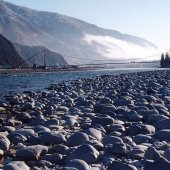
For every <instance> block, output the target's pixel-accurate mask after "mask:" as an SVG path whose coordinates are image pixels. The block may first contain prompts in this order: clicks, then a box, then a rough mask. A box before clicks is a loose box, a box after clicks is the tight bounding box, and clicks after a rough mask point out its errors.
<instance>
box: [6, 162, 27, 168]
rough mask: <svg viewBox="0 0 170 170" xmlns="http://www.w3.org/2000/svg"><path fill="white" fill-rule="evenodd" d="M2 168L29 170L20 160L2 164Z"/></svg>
mask: <svg viewBox="0 0 170 170" xmlns="http://www.w3.org/2000/svg"><path fill="white" fill-rule="evenodd" d="M3 170H30V168H29V167H28V166H27V165H26V164H25V162H22V161H14V162H11V163H9V164H7V165H5V166H4V168H3Z"/></svg>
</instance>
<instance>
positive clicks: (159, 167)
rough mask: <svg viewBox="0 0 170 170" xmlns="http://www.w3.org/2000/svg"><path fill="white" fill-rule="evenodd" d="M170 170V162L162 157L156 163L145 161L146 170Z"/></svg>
mask: <svg viewBox="0 0 170 170" xmlns="http://www.w3.org/2000/svg"><path fill="white" fill-rule="evenodd" d="M165 169H166V170H170V161H168V160H167V159H165V158H163V157H160V158H159V159H158V160H156V161H154V162H153V161H145V163H144V170H165Z"/></svg>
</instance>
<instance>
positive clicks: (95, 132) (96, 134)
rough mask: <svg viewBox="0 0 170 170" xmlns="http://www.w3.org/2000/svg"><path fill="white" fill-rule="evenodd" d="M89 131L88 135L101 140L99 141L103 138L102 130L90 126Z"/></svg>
mask: <svg viewBox="0 0 170 170" xmlns="http://www.w3.org/2000/svg"><path fill="white" fill-rule="evenodd" d="M87 133H88V135H90V136H92V137H94V138H96V139H97V140H99V141H100V140H101V139H102V134H101V132H100V131H99V130H97V129H95V128H89V129H88V130H87Z"/></svg>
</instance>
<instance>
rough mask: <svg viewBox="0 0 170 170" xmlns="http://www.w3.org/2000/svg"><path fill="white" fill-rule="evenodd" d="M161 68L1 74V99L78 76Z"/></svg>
mask: <svg viewBox="0 0 170 170" xmlns="http://www.w3.org/2000/svg"><path fill="white" fill-rule="evenodd" d="M152 70H160V69H158V68H126V69H107V70H106V69H101V70H90V71H64V72H52V73H49V72H48V73H23V74H11V75H0V99H1V100H2V99H3V96H4V95H7V94H9V93H21V92H23V91H28V90H30V91H35V92H37V91H40V90H43V89H45V88H46V87H48V86H49V85H50V84H57V83H60V82H62V81H70V80H76V79H78V78H91V77H96V76H101V75H112V74H115V75H116V74H121V73H131V72H139V71H152Z"/></svg>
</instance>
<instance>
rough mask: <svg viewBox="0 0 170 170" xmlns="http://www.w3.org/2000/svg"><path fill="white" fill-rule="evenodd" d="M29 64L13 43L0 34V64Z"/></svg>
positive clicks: (5, 65)
mask: <svg viewBox="0 0 170 170" xmlns="http://www.w3.org/2000/svg"><path fill="white" fill-rule="evenodd" d="M18 65H20V66H27V64H26V62H25V61H24V60H23V59H22V57H21V56H20V55H19V54H18V52H17V51H16V49H15V47H14V46H13V44H12V43H11V42H10V41H8V40H7V39H6V38H5V37H3V36H2V35H0V66H1V67H11V66H18Z"/></svg>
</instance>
